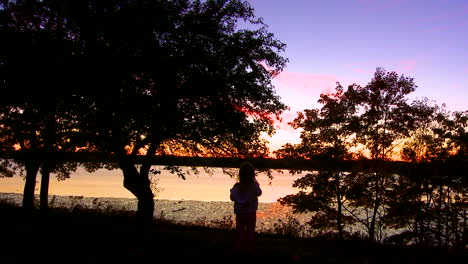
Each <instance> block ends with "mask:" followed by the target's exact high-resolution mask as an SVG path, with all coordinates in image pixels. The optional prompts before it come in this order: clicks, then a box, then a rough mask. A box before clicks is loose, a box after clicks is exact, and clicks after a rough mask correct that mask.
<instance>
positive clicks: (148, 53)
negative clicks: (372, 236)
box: [17, 0, 286, 223]
mask: <svg viewBox="0 0 468 264" xmlns="http://www.w3.org/2000/svg"><path fill="white" fill-rule="evenodd" d="M36 4H39V3H36ZM40 4H43V5H44V6H45V7H44V9H45V10H47V11H49V12H51V13H53V16H56V20H57V21H61V22H62V24H63V25H66V27H65V28H66V30H65V31H64V30H62V28H60V27H58V29H59V30H58V32H55V31H53V30H52V31H51V32H52V33H54V34H52V35H53V36H58V37H57V38H58V39H60V40H63V42H60V43H65V44H66V45H65V47H66V48H64V49H63V50H64V51H65V54H64V56H61V57H58V58H61V59H63V61H61V63H60V64H57V65H62V67H61V68H60V69H57V70H58V71H57V72H59V73H61V74H62V75H60V76H58V77H59V80H63V81H64V82H65V81H66V84H64V87H66V89H64V90H63V93H59V95H56V94H53V95H55V96H54V98H68V97H70V98H74V99H76V100H78V101H79V102H78V103H77V102H75V103H74V104H71V105H70V108H71V109H73V110H74V111H75V112H78V113H79V114H78V115H77V116H76V118H75V122H76V123H77V124H79V130H78V131H79V133H80V134H81V135H83V136H84V138H86V140H85V141H86V142H87V145H86V146H87V148H88V149H89V150H92V151H103V152H107V153H109V154H115V155H116V156H117V157H118V164H119V166H120V168H121V169H122V171H123V174H124V186H125V188H127V189H128V190H129V191H131V192H132V193H133V194H134V195H135V196H136V197H137V198H138V217H139V219H141V220H144V222H146V223H148V222H149V220H151V219H152V217H153V209H154V208H153V207H154V203H153V194H152V193H151V188H150V181H149V178H148V174H149V173H150V171H151V165H150V164H149V163H147V162H143V164H142V165H141V166H140V167H137V166H136V165H135V161H134V160H133V159H132V157H134V156H137V155H146V156H148V157H152V156H154V155H156V154H166V153H181V154H191V155H208V156H223V155H231V156H262V155H266V154H267V152H268V149H267V147H266V141H265V140H263V139H261V137H260V135H261V133H262V132H267V133H269V134H271V133H273V132H274V129H273V119H274V118H275V116H276V117H277V116H278V115H279V114H280V113H281V112H282V110H284V109H285V108H286V106H285V105H284V104H283V103H281V102H280V100H279V97H278V96H277V95H275V92H274V89H273V88H274V87H273V86H272V84H271V78H272V77H273V76H274V75H275V74H277V73H278V72H279V71H281V70H282V69H283V67H284V65H285V63H286V59H284V58H283V57H281V56H280V55H279V53H280V52H281V51H282V50H283V49H284V46H285V45H284V44H283V43H281V42H279V41H278V40H276V39H275V38H274V36H273V34H271V33H270V32H268V31H267V29H266V26H265V25H264V24H263V23H262V21H261V19H257V18H256V17H255V15H254V10H253V9H252V8H251V7H250V6H249V5H248V3H246V2H242V1H236V0H229V1H228V0H218V1H184V0H181V1H143V0H142V1H128V0H121V1H119V0H114V1H43V2H40ZM31 12H33V13H34V12H35V10H32V11H31ZM240 20H243V21H245V22H246V23H248V24H251V25H252V28H253V29H237V24H238V22H239V21H240ZM62 32H66V33H65V34H59V33H62ZM55 33H56V34H55ZM31 55H37V54H35V53H34V51H31ZM63 65H66V67H63ZM264 65H265V66H264ZM17 70H18V72H19V69H17ZM42 76H43V75H42V74H41V75H38V77H40V78H42ZM44 94H46V93H44V92H41V93H40V95H41V96H43V95H44ZM84 104H87V107H82V106H83V105H84Z"/></svg>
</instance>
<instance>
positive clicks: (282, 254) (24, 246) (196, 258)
mask: <svg viewBox="0 0 468 264" xmlns="http://www.w3.org/2000/svg"><path fill="white" fill-rule="evenodd" d="M0 228H1V229H0V230H1V233H0V234H1V235H0V261H1V262H2V263H6V261H5V260H14V262H15V263H16V262H18V261H20V262H22V261H28V260H34V261H47V262H50V261H52V262H55V261H57V262H62V263H69V262H73V263H76V262H86V263H89V262H92V263H94V262H102V261H105V262H106V263H108V262H111V261H112V262H115V261H122V262H129V261H130V262H131V263H139V262H152V263H157V262H164V263H174V262H176V263H180V262H195V263H200V262H205V263H206V262H213V263H214V262H216V263H226V262H228V263H232V262H238V261H239V260H241V261H240V262H253V261H255V262H257V263H258V262H260V261H261V262H262V263H268V262H270V263H280V262H282V263H290V262H291V263H412V264H415V263H468V252H467V250H447V249H423V248H401V247H390V246H382V245H377V244H372V243H368V242H365V241H341V242H340V241H330V240H320V239H293V238H287V237H280V236H274V235H258V236H257V248H256V252H255V254H253V255H250V256H240V255H238V254H234V253H233V252H232V250H231V249H232V243H233V236H234V233H233V232H231V231H226V230H219V229H210V228H205V227H194V226H191V227H190V226H180V225H173V224H169V223H155V224H154V225H153V226H152V227H150V228H149V229H147V230H144V231H142V230H140V229H137V228H136V225H135V222H134V217H133V216H132V215H118V214H115V213H106V214H104V215H103V214H102V213H96V212H93V211H80V212H78V213H77V212H74V213H73V214H71V213H70V212H68V211H66V210H58V209H54V210H50V211H49V212H48V213H41V212H39V211H32V212H25V211H24V210H22V209H21V208H17V207H14V206H10V205H4V204H3V205H1V206H0ZM243 258H247V259H246V261H242V259H243ZM249 260H250V261H249Z"/></svg>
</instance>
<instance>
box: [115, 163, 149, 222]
mask: <svg viewBox="0 0 468 264" xmlns="http://www.w3.org/2000/svg"><path fill="white" fill-rule="evenodd" d="M120 168H121V169H122V172H123V176H124V181H123V185H124V187H125V188H126V189H127V190H129V191H130V192H131V193H132V194H133V195H135V197H136V198H137V199H138V208H137V214H136V216H137V222H138V224H140V226H141V227H146V226H149V225H150V224H151V223H152V221H153V213H154V200H153V198H154V196H153V192H152V191H151V186H150V180H149V178H148V172H147V171H146V170H142V171H141V172H138V170H137V169H136V167H135V165H134V164H133V162H132V161H131V160H130V159H129V158H122V159H121V161H120Z"/></svg>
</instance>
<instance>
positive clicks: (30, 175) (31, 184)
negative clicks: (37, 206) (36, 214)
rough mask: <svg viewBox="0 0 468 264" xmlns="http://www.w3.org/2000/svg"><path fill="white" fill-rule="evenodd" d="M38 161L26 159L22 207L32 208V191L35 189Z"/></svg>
mask: <svg viewBox="0 0 468 264" xmlns="http://www.w3.org/2000/svg"><path fill="white" fill-rule="evenodd" d="M39 166H40V163H39V162H37V161H32V160H29V161H26V181H25V183H24V190H23V208H24V209H34V192H35V189H36V176H37V172H38V171H39Z"/></svg>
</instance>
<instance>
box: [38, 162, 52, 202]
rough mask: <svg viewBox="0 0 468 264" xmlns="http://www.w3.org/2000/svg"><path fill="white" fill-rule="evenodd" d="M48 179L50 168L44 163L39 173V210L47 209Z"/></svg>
mask: <svg viewBox="0 0 468 264" xmlns="http://www.w3.org/2000/svg"><path fill="white" fill-rule="evenodd" d="M49 179H50V166H49V164H48V162H44V163H43V165H42V172H41V194H40V208H41V210H44V211H45V210H47V209H49Z"/></svg>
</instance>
